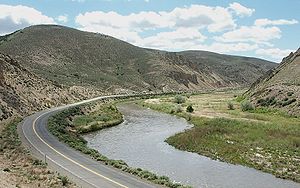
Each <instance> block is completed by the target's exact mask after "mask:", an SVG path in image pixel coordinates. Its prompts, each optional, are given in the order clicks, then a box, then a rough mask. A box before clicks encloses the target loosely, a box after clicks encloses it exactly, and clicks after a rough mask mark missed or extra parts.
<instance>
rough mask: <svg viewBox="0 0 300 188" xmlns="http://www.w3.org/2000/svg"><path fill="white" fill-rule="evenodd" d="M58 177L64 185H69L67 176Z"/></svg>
mask: <svg viewBox="0 0 300 188" xmlns="http://www.w3.org/2000/svg"><path fill="white" fill-rule="evenodd" d="M58 178H59V179H60V180H61V183H62V185H63V186H66V185H68V183H69V180H68V178H67V177H66V176H59V177H58Z"/></svg>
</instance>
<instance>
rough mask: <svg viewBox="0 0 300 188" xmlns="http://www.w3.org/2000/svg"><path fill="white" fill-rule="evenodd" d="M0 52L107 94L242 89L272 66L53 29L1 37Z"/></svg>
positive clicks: (58, 79)
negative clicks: (156, 48)
mask: <svg viewBox="0 0 300 188" xmlns="http://www.w3.org/2000/svg"><path fill="white" fill-rule="evenodd" d="M0 52H3V53H5V54H9V55H10V56H11V57H13V58H14V59H16V60H17V61H18V62H20V64H22V66H23V67H25V68H26V69H28V70H29V71H31V72H33V73H35V74H36V75H38V76H39V77H41V78H43V79H45V80H49V81H52V82H55V83H58V84H62V85H67V86H81V87H93V88H97V89H99V90H101V91H103V92H112V93H120V92H132V91H139V92H141V91H144V92H149V91H165V92H166V91H191V90H199V89H211V88H219V87H236V86H247V85H250V84H251V83H253V82H254V81H255V80H256V79H257V78H259V77H260V76H262V75H263V74H264V73H265V72H267V71H268V70H270V69H271V68H273V67H275V65H276V64H274V63H272V62H268V61H265V60H261V59H256V58H248V57H238V56H228V55H222V54H216V53H211V52H203V51H187V52H177V53H175V52H165V51H158V50H151V49H144V48H139V47H136V46H133V45H131V44H129V43H126V42H123V41H120V40H118V39H115V38H113V37H110V36H106V35H102V34H96V33H89V32H83V31H78V30H75V29H72V28H67V27H63V26H57V25H39V26H31V27H28V28H25V29H23V30H20V31H17V32H15V33H13V34H10V35H7V36H4V37H1V38H0Z"/></svg>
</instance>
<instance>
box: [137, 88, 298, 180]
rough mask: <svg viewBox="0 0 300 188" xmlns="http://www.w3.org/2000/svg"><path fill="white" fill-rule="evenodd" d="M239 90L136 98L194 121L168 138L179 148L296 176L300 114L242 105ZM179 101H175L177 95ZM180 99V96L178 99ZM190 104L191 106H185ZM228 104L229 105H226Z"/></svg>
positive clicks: (144, 104) (273, 172) (147, 104)
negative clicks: (144, 98)
mask: <svg viewBox="0 0 300 188" xmlns="http://www.w3.org/2000/svg"><path fill="white" fill-rule="evenodd" d="M241 93H242V91H228V92H216V93H207V94H199V95H191V96H185V99H186V100H185V101H183V103H180V104H177V103H176V101H174V100H175V99H174V97H160V98H155V99H147V100H144V101H142V102H140V103H141V104H142V105H143V106H146V107H149V108H152V109H154V110H158V111H162V112H166V113H171V114H175V115H178V116H181V117H184V118H186V119H187V120H188V121H190V122H191V123H192V124H193V125H194V127H193V128H192V129H189V130H187V131H185V132H183V133H179V134H176V135H174V136H172V137H170V138H168V139H167V140H166V141H167V142H168V143H169V144H171V145H173V146H175V147H176V148H178V149H181V150H187V151H191V152H196V153H199V154H200V155H205V156H208V157H211V158H213V159H218V160H221V161H226V162H229V163H233V164H241V165H245V166H249V167H253V168H256V169H259V170H262V171H265V172H269V173H272V174H274V175H276V176H277V177H280V178H284V179H291V180H293V181H296V182H300V138H299V135H300V120H299V118H298V119H297V118H295V117H290V116H288V115H286V114H284V113H283V112H280V111H277V110H271V109H266V108H257V109H253V110H250V111H242V109H241V105H240V102H241V100H243V99H242V98H240V97H238V96H239V95H240V94H241ZM177 102H178V101H177ZM181 102H182V101H181ZM189 105H192V107H193V109H194V111H193V112H192V113H189V112H186V108H187V106H189ZM229 107H230V109H229Z"/></svg>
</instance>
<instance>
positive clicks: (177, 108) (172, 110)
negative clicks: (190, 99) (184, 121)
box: [170, 105, 182, 114]
mask: <svg viewBox="0 0 300 188" xmlns="http://www.w3.org/2000/svg"><path fill="white" fill-rule="evenodd" d="M180 112H182V109H181V106H180V105H176V106H174V107H173V108H172V109H171V112H170V113H171V114H174V113H180Z"/></svg>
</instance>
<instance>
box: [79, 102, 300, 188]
mask: <svg viewBox="0 0 300 188" xmlns="http://www.w3.org/2000/svg"><path fill="white" fill-rule="evenodd" d="M118 109H119V110H120V111H121V112H122V114H123V115H124V119H125V121H124V122H123V123H122V124H120V125H118V126H115V127H111V128H107V129H104V130H101V131H97V132H94V133H90V134H86V135H84V138H85V139H86V140H87V141H88V146H89V147H91V148H94V149H96V150H98V151H99V152H100V153H102V154H103V155H105V156H107V157H108V158H111V159H121V160H123V161H125V162H126V163H127V164H128V165H129V166H132V167H140V168H143V169H145V170H149V171H151V172H154V173H156V174H158V175H166V176H168V177H170V179H171V180H173V181H176V182H180V183H182V184H186V185H191V186H193V187H199V188H300V184H298V183H295V182H292V181H289V180H283V179H279V178H276V177H275V176H273V175H271V174H268V173H264V172H261V171H258V170H255V169H252V168H248V167H244V166H241V165H232V164H228V163H225V162H220V161H216V160H211V159H210V158H207V157H204V156H201V155H198V154H195V153H191V152H185V151H181V150H178V149H175V148H174V147H172V146H170V145H169V144H167V143H166V142H164V140H165V139H166V138H168V137H170V136H172V135H174V134H175V133H178V132H181V131H184V130H185V129H188V128H191V127H192V126H191V125H190V124H189V123H188V122H187V121H186V120H184V119H182V118H178V117H175V116H171V115H168V114H163V113H159V112H156V111H153V110H150V109H146V108H142V107H139V106H137V105H135V104H131V103H124V104H121V105H119V106H118Z"/></svg>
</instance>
